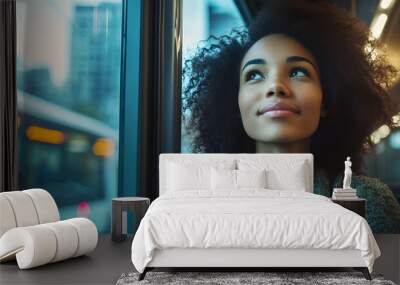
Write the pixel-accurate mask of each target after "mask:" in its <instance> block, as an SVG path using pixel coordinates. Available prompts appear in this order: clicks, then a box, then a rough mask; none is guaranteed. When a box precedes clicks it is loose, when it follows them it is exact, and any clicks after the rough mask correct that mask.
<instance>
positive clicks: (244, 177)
mask: <svg viewBox="0 0 400 285" xmlns="http://www.w3.org/2000/svg"><path fill="white" fill-rule="evenodd" d="M211 181H212V189H213V190H219V189H224V190H227V189H229V190H238V189H240V188H266V187H267V177H266V170H265V169H263V170H231V169H215V168H212V170H211Z"/></svg>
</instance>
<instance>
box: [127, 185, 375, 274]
mask: <svg viewBox="0 0 400 285" xmlns="http://www.w3.org/2000/svg"><path fill="white" fill-rule="evenodd" d="M166 248H274V249H280V248H290V249H357V250H360V252H361V256H362V258H363V259H364V261H365V264H366V266H367V267H368V269H369V271H370V272H372V268H373V264H374V261H375V259H376V258H377V257H379V256H380V250H379V248H378V245H377V243H376V241H375V239H374V237H373V235H372V232H371V229H370V227H369V225H368V223H367V222H366V220H365V219H364V218H362V217H361V216H359V215H357V214H355V213H354V212H352V211H349V210H347V209H344V208H343V207H341V206H339V205H337V204H335V203H333V202H332V201H331V200H330V199H328V198H326V197H324V196H321V195H316V194H312V193H308V192H300V191H277V190H265V189H262V190H261V189H246V190H244V189H241V190H240V191H229V190H226V191H218V192H204V191H203V192H201V191H183V192H179V193H178V192H171V193H167V194H164V195H162V196H161V197H159V198H157V199H156V200H154V201H153V203H152V204H151V206H150V208H149V209H148V211H147V213H146V215H145V217H144V218H143V219H142V221H141V223H140V225H139V228H138V230H137V232H136V235H135V237H134V240H133V243H132V262H133V264H134V266H135V268H136V269H137V270H138V271H139V272H143V270H144V268H145V267H146V265H147V264H148V263H149V262H150V261H151V260H152V258H153V255H154V250H155V249H166Z"/></svg>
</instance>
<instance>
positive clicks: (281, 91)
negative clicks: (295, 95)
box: [266, 81, 290, 97]
mask: <svg viewBox="0 0 400 285" xmlns="http://www.w3.org/2000/svg"><path fill="white" fill-rule="evenodd" d="M266 95H267V97H270V96H274V95H275V96H281V97H282V96H288V95H290V91H289V90H288V88H287V87H286V86H285V85H284V84H283V83H281V82H279V81H274V82H273V83H271V84H270V85H269V86H268V90H267V94H266Z"/></svg>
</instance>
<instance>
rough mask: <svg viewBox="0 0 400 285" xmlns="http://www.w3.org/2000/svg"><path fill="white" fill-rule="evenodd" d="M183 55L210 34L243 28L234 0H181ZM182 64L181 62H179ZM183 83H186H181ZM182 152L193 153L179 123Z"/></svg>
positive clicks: (192, 49) (183, 56) (186, 135)
mask: <svg viewBox="0 0 400 285" xmlns="http://www.w3.org/2000/svg"><path fill="white" fill-rule="evenodd" d="M182 2H183V4H182V6H183V9H182V10H183V12H182V14H183V19H182V23H183V42H182V58H183V62H184V61H185V59H187V58H188V57H190V55H191V54H192V53H193V52H194V51H195V48H196V46H197V45H198V44H199V43H200V42H201V41H203V40H206V39H207V38H208V37H209V36H211V35H212V36H217V37H218V36H222V35H224V34H228V33H229V32H230V30H231V29H232V28H237V27H243V26H244V25H245V24H244V21H243V19H242V16H241V15H240V13H239V10H238V8H237V6H236V4H235V2H234V1H233V0H195V1H193V0H183V1H182ZM182 66H183V65H182ZM182 85H183V86H184V85H185V82H182ZM181 152H192V150H191V147H190V137H189V136H188V134H187V132H186V129H185V126H184V125H182V134H181Z"/></svg>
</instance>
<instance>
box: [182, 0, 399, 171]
mask: <svg viewBox="0 0 400 285" xmlns="http://www.w3.org/2000/svg"><path fill="white" fill-rule="evenodd" d="M270 34H284V35H287V36H290V37H292V38H294V39H296V40H297V41H298V42H300V43H301V44H303V46H305V47H306V48H307V49H308V50H309V51H310V52H311V53H312V54H313V56H314V57H315V59H316V61H317V62H318V65H319V68H320V81H321V86H322V91H323V103H324V106H325V108H326V111H327V116H326V117H324V118H321V120H320V123H319V126H318V129H317V130H316V132H315V133H314V134H313V135H312V137H311V145H310V150H311V153H313V155H314V163H315V165H316V167H319V168H322V169H324V170H326V171H327V172H328V174H330V175H334V174H337V173H338V172H339V171H342V169H343V161H344V159H345V158H346V157H347V156H351V158H352V161H353V169H354V170H355V171H358V172H360V171H361V166H362V155H363V153H364V152H365V151H366V150H367V149H368V148H369V147H371V146H372V145H373V144H372V142H371V140H370V134H371V133H372V132H373V131H374V130H376V129H377V128H378V127H379V126H381V125H383V124H387V125H388V126H389V127H390V128H393V122H392V116H393V115H394V114H395V106H394V104H393V103H392V101H391V98H390V97H389V94H388V93H387V89H388V87H389V86H390V83H391V81H392V79H393V78H394V77H395V75H396V70H395V69H394V67H393V66H391V65H390V64H388V63H387V60H386V59H385V57H384V55H382V54H380V55H377V53H376V49H377V47H378V42H377V41H376V40H374V39H372V37H371V36H370V33H369V31H368V29H367V28H366V27H365V26H364V25H363V24H362V23H361V21H359V20H358V19H356V18H354V17H352V16H351V15H349V14H348V13H347V12H346V11H344V10H341V9H340V8H337V7H335V6H332V5H330V4H328V3H326V2H322V1H306V0H279V1H266V2H265V5H264V6H263V8H262V10H261V11H260V12H259V13H258V15H257V17H256V18H255V19H254V21H253V22H252V23H251V24H250V26H249V27H248V29H245V28H241V29H240V28H239V29H233V30H232V32H231V33H230V34H229V35H225V36H221V37H213V36H211V37H209V38H208V39H207V40H206V41H205V42H204V46H202V47H199V48H198V49H197V50H196V52H195V53H194V55H193V56H192V57H191V58H190V59H188V60H186V61H185V64H184V69H183V78H184V82H186V84H185V86H184V89H183V110H184V112H183V114H184V116H183V122H184V124H185V127H186V128H187V130H188V133H189V135H190V136H191V137H192V139H193V141H192V149H193V151H194V152H208V153H219V152H225V153H241V152H247V153H251V152H254V151H255V142H254V141H253V140H252V139H251V138H250V137H249V136H248V135H247V134H246V132H245V130H244V128H243V124H242V121H241V117H240V111H239V105H238V94H239V78H240V75H239V73H240V64H241V60H242V58H243V56H244V55H245V53H246V52H247V50H248V49H249V48H250V47H251V46H252V45H253V44H254V43H255V42H257V41H258V40H259V39H261V38H263V37H265V36H267V35H270ZM367 47H368V48H367ZM188 111H189V112H188Z"/></svg>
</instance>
